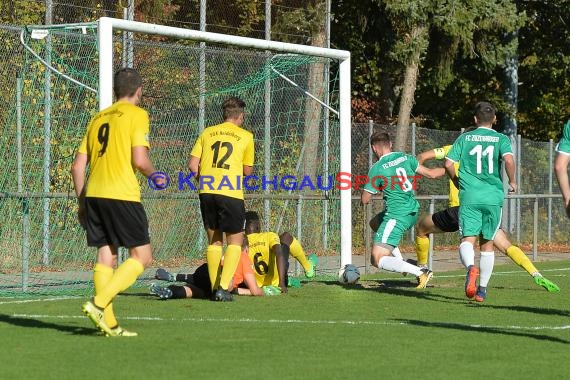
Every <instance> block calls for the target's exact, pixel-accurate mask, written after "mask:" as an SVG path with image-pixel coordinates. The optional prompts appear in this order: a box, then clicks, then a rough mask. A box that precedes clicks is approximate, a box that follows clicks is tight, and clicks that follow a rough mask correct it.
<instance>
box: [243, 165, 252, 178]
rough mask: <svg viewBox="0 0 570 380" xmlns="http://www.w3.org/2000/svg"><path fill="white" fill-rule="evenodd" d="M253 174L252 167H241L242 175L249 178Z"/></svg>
mask: <svg viewBox="0 0 570 380" xmlns="http://www.w3.org/2000/svg"><path fill="white" fill-rule="evenodd" d="M252 174H253V166H248V165H244V166H243V175H244V176H246V177H247V176H249V175H252Z"/></svg>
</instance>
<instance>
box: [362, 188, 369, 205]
mask: <svg viewBox="0 0 570 380" xmlns="http://www.w3.org/2000/svg"><path fill="white" fill-rule="evenodd" d="M371 200H372V193H371V192H369V191H366V190H363V191H362V194H361V195H360V202H362V204H368V203H370V201H371Z"/></svg>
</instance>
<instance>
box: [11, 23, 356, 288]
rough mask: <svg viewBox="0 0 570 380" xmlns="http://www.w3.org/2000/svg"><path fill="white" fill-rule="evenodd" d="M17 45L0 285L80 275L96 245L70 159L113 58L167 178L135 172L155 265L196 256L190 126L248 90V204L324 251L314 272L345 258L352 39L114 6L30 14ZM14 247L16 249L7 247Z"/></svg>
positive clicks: (62, 283)
mask: <svg viewBox="0 0 570 380" xmlns="http://www.w3.org/2000/svg"><path fill="white" fill-rule="evenodd" d="M127 33H128V34H127ZM125 36H134V38H133V39H128V38H125ZM21 44H22V46H23V47H24V51H25V56H24V63H23V70H22V73H21V78H19V79H18V80H17V81H16V82H17V83H16V86H17V87H18V93H19V94H20V95H21V96H20V98H19V100H18V101H17V105H16V107H15V109H17V110H18V112H15V113H14V114H15V115H16V114H17V115H18V116H17V117H15V121H14V124H18V125H19V127H18V128H14V130H16V129H17V130H18V134H17V136H14V140H13V141H16V144H11V145H10V146H8V145H7V146H5V147H3V148H6V149H7V150H8V151H10V152H13V153H14V155H13V156H12V157H18V158H17V160H16V161H17V162H13V160H12V162H8V164H9V165H11V166H10V167H9V168H7V169H8V170H3V171H4V173H10V175H13V176H14V181H9V182H8V183H13V184H16V183H17V184H19V186H18V187H17V188H16V186H14V187H13V188H9V189H7V190H9V191H8V192H7V193H6V194H8V195H10V194H12V197H10V196H8V197H7V198H6V199H5V202H3V203H2V205H0V208H6V210H4V214H5V215H6V214H9V216H8V219H9V223H11V225H12V226H14V228H13V229H12V230H11V231H10V232H9V234H10V240H9V241H5V238H6V237H7V235H6V233H4V232H3V236H1V238H2V239H1V241H2V242H1V243H0V244H3V245H4V247H2V248H3V249H2V250H1V251H0V252H1V257H0V262H1V263H2V267H3V268H7V269H5V271H6V274H7V276H6V277H5V278H4V280H3V281H2V282H3V283H0V286H1V288H0V289H2V292H4V293H5V292H6V291H8V290H10V289H14V290H15V291H21V290H22V289H23V290H24V291H25V292H42V293H49V292H51V291H52V290H53V291H54V292H61V291H62V289H69V290H70V291H77V289H80V288H82V286H79V285H80V284H85V287H84V288H85V289H89V288H90V287H89V285H88V283H89V282H90V272H89V269H90V268H91V265H92V262H93V259H94V252H93V250H92V249H88V248H87V247H86V244H85V237H84V233H83V231H82V230H81V229H80V227H79V226H78V224H77V222H76V215H75V212H76V201H75V198H74V195H73V187H72V182H71V176H70V174H69V168H70V165H71V162H72V161H73V158H74V152H75V150H76V148H77V146H78V145H79V142H80V139H81V137H82V136H83V133H84V130H85V125H86V123H87V122H88V120H89V118H90V116H92V115H93V114H94V113H95V112H96V111H97V110H99V109H103V108H105V107H107V106H109V105H110V104H112V102H113V91H112V87H113V86H112V80H113V73H114V71H115V70H116V69H118V68H120V67H123V66H133V67H135V68H136V69H137V70H138V71H139V72H140V73H141V74H142V76H143V80H144V82H143V102H142V104H141V106H142V107H144V108H145V109H147V110H148V111H149V113H150V117H151V136H150V140H151V158H152V160H153V162H154V163H155V166H156V168H157V170H159V171H161V172H164V173H165V175H168V176H169V178H170V185H169V187H168V188H167V189H166V190H163V191H155V190H153V189H152V188H150V187H149V186H148V184H147V182H146V181H145V180H144V179H143V178H141V186H142V192H143V202H144V204H145V208H146V210H147V213H148V217H149V221H150V230H151V241H152V244H153V249H154V252H153V254H154V257H155V263H154V267H158V266H164V267H168V268H182V269H183V268H190V267H191V266H192V265H193V264H195V263H196V262H197V261H198V260H201V259H202V258H203V257H202V256H203V249H204V247H205V236H204V232H203V227H202V222H201V217H200V211H199V203H198V198H197V192H196V191H194V190H193V189H191V187H190V186H189V184H188V181H187V180H186V179H185V178H186V175H187V174H189V173H188V169H187V167H186V163H187V161H188V157H189V152H190V150H191V148H192V145H193V143H194V141H195V139H196V137H197V136H198V134H199V133H200V132H201V130H202V129H203V128H204V127H206V126H208V125H212V124H217V123H219V122H220V121H221V112H220V104H221V102H222V101H223V99H224V98H226V97H228V96H239V97H241V98H242V99H244V100H245V102H246V104H247V107H246V114H247V115H246V122H245V123H244V127H245V128H247V129H249V130H250V131H252V132H253V133H254V137H255V149H256V164H255V168H254V171H255V175H256V176H257V179H256V180H255V181H254V182H253V184H252V185H251V187H250V188H248V189H246V207H247V208H248V209H250V210H256V211H258V212H259V214H260V215H261V216H262V218H263V222H264V223H263V226H264V227H265V228H266V229H268V230H272V231H276V232H279V233H281V232H285V231H289V232H291V233H292V234H293V235H294V236H296V237H297V238H298V239H299V240H300V241H301V243H302V244H303V246H304V248H305V250H306V251H307V252H308V253H317V254H318V255H319V256H323V258H325V259H324V260H321V265H320V267H319V268H320V273H321V274H327V273H328V274H329V275H336V271H338V268H339V267H341V266H344V265H345V264H348V263H351V261H352V228H351V227H352V213H351V207H352V192H351V189H348V190H339V189H337V188H336V186H335V185H336V184H335V182H334V179H335V175H336V173H338V172H347V173H350V172H351V160H352V156H351V132H350V131H351V128H350V124H351V116H350V106H351V104H350V53H349V52H347V51H342V50H335V49H327V48H318V47H312V46H305V45H296V44H289V43H281V42H276V41H268V40H259V39H252V38H245V37H237V36H231V35H223V34H217V33H208V32H200V31H195V30H189V29H181V28H174V27H168V26H163V25H154V24H146V23H141V22H134V21H126V20H119V19H112V18H101V19H100V20H98V22H94V23H86V24H67V25H52V26H28V27H26V28H24V29H23V30H22V33H21ZM3 144H4V143H3ZM7 210H11V212H7ZM20 251H21V252H22V255H21V260H16V259H14V258H10V257H8V256H9V254H10V253H13V252H20ZM326 258H328V259H326ZM150 275H151V272H148V273H147V274H146V276H147V277H149V276H150ZM86 291H87V290H86Z"/></svg>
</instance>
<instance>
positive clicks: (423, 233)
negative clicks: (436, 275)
mask: <svg viewBox="0 0 570 380" xmlns="http://www.w3.org/2000/svg"><path fill="white" fill-rule="evenodd" d="M435 229H436V227H435V224H433V220H432V214H427V215H425V216H423V217H422V218H421V219H420V221H419V222H418V224H417V225H416V257H417V259H418V262H417V263H418V266H427V263H428V256H429V234H431V233H433V232H435Z"/></svg>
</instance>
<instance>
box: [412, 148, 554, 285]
mask: <svg viewBox="0 0 570 380" xmlns="http://www.w3.org/2000/svg"><path fill="white" fill-rule="evenodd" d="M450 148H451V145H446V146H443V147H440V148H436V149H431V150H427V151H425V152H422V153H420V154H419V155H418V162H419V163H421V164H423V163H424V162H425V161H427V160H432V159H436V160H443V159H444V158H445V156H446V155H447V153H448V152H449V149H450ZM455 166H456V168H455V170H456V172H457V171H458V170H459V163H458V162H457V163H455ZM458 230H459V190H458V189H457V187H455V184H454V183H453V182H452V181H451V180H450V181H449V208H447V209H445V210H442V211H439V212H436V213H435V214H433V215H432V214H428V215H425V216H424V217H422V218H421V219H420V221H419V222H418V224H417V225H416V256H417V265H418V266H422V267H427V263H428V254H429V252H428V251H429V234H434V233H435V234H437V233H443V232H457V231H458ZM493 243H494V245H495V247H497V249H498V250H499V251H500V252H502V253H504V254H506V255H507V256H508V257H509V258H510V259H511V260H513V261H514V262H515V264H517V265H518V266H520V267H521V268H523V269H524V270H526V271H527V272H528V274H530V275H531V276H532V277H533V279H534V282H535V283H536V284H537V285H539V286H542V287H543V288H545V289H546V290H548V291H549V292H557V291H559V290H560V288H559V287H558V286H557V285H556V284H554V283H553V282H552V281H550V280H548V279H546V278H544V277H543V276H542V275H541V273H540V272H539V271H538V269H537V268H536V267H535V266H534V264H533V263H532V261H530V260H529V258H528V257H527V256H526V255H525V254H524V252H523V251H522V250H521V249H520V248H519V247H517V246H515V245H513V244H512V243H511V242H510V241H509V239H508V237H507V234H506V233H505V232H504V231H503V230H502V229H499V230H498V231H497V234H496V235H495V238H494V239H493Z"/></svg>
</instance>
